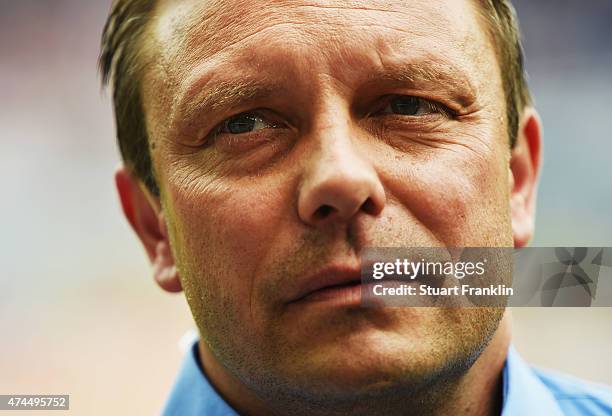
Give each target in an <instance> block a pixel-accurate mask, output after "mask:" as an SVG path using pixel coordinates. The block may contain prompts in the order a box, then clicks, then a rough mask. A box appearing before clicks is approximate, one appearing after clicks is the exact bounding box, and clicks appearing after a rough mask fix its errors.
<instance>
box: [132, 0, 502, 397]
mask: <svg viewBox="0 0 612 416" xmlns="http://www.w3.org/2000/svg"><path fill="white" fill-rule="evenodd" d="M476 7H478V6H477V5H475V4H474V5H473V4H472V3H471V2H468V1H467V0H465V1H460V0H445V1H430V0H415V1H410V2H404V1H384V2H383V1H369V0H363V1H351V2H346V1H334V0H321V1H318V0H315V1H308V2H302V1H298V0H294V1H280V0H276V1H274V0H262V1H231V0H230V1H195V0H194V1H175V0H173V1H162V2H161V3H160V4H159V5H158V8H157V13H156V14H157V15H158V18H157V19H154V20H153V21H152V24H151V26H150V28H149V29H150V36H148V40H147V42H148V43H147V44H148V48H149V49H150V50H151V51H154V52H153V53H154V55H153V57H154V61H155V62H156V65H153V66H150V67H148V69H147V74H146V77H145V81H144V86H143V90H144V104H145V110H146V115H147V126H148V129H149V133H150V141H151V148H152V158H153V163H154V166H155V171H156V175H157V181H158V183H159V186H160V188H161V205H162V210H163V213H164V215H165V218H166V221H167V225H168V233H169V237H170V240H171V243H172V251H173V255H174V259H175V261H176V264H177V266H178V270H179V273H180V276H181V281H182V285H183V288H184V290H185V293H186V296H187V300H188V302H189V305H190V307H191V309H192V312H193V315H194V317H195V319H196V322H197V324H198V327H199V329H200V331H201V334H202V337H203V339H204V340H205V342H206V347H207V348H209V349H210V351H211V352H212V354H213V355H214V356H215V357H216V359H217V360H218V361H219V362H220V363H222V364H223V365H224V366H225V367H226V368H227V369H228V370H229V371H230V372H231V373H232V374H234V376H236V377H238V378H239V379H240V380H241V381H242V382H244V383H245V384H247V385H248V386H249V387H251V388H252V389H254V390H255V391H259V393H260V394H262V395H266V394H280V392H282V391H287V390H288V389H294V390H295V391H298V392H300V394H306V395H312V397H316V396H317V395H319V396H320V397H324V396H326V395H334V394H336V395H341V394H343V393H346V392H354V391H355V390H358V391H363V392H368V391H376V390H380V389H385V388H388V387H392V386H394V385H396V384H398V383H403V384H404V385H412V386H414V387H418V386H421V385H423V383H427V382H428V381H431V380H432V379H435V377H436V376H439V375H441V374H445V373H446V372H448V369H449V368H450V367H453V368H462V367H466V366H468V365H469V364H470V363H471V362H472V361H473V360H474V358H475V357H476V356H477V354H478V352H479V351H480V350H481V349H482V348H483V347H484V345H485V344H486V342H487V340H488V339H489V338H490V337H491V336H492V334H493V332H494V331H495V329H496V328H497V325H498V322H499V319H500V316H501V314H502V313H503V311H502V310H500V309H491V310H488V309H476V308H475V309H437V308H379V309H365V308H360V307H359V304H358V303H355V302H353V301H352V299H351V298H350V296H351V294H352V293H353V294H354V291H353V292H351V291H347V290H340V291H337V292H333V291H329V290H328V291H323V293H326V294H325V295H323V296H321V295H319V296H314V297H311V298H310V299H306V300H304V299H302V300H301V301H297V298H298V297H299V296H300V295H302V294H303V293H304V290H305V287H306V286H308V284H309V283H308V282H309V279H311V280H312V279H315V278H317V276H318V277H319V278H320V277H322V276H323V277H326V276H325V275H326V274H328V275H334V276H337V275H346V276H356V278H357V279H358V278H359V274H358V272H359V260H360V257H359V256H360V252H361V250H362V249H363V248H364V247H416V246H422V247H437V246H453V247H463V246H474V247H482V246H512V244H513V240H512V230H511V221H510V211H509V174H508V159H509V150H508V147H509V144H508V138H507V135H506V121H505V110H506V109H505V106H504V96H503V90H502V86H501V77H500V70H499V67H498V63H497V60H496V56H495V52H494V49H493V46H492V44H491V41H490V40H489V38H488V36H487V34H486V32H485V29H484V24H483V22H481V21H480V18H479V17H478V15H477V11H476V10H475V8H476ZM332 277H333V276H332ZM275 391H276V393H274V392H275Z"/></svg>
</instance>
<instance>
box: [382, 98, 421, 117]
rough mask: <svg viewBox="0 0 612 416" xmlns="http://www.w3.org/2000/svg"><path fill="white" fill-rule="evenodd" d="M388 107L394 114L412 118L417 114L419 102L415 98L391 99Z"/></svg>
mask: <svg viewBox="0 0 612 416" xmlns="http://www.w3.org/2000/svg"><path fill="white" fill-rule="evenodd" d="M389 105H390V106H391V110H392V111H393V112H394V113H395V114H402V115H407V116H414V115H416V114H417V113H418V112H419V105H420V102H419V99H418V98H416V97H410V96H400V97H396V98H394V99H392V100H391V102H390V103H389Z"/></svg>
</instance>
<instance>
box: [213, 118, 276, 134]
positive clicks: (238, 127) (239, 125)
mask: <svg viewBox="0 0 612 416" xmlns="http://www.w3.org/2000/svg"><path fill="white" fill-rule="evenodd" d="M272 127H274V126H273V125H271V124H269V123H267V122H265V121H264V120H263V119H262V118H261V117H259V116H257V115H256V114H253V113H242V114H238V115H236V116H233V117H230V118H229V119H227V120H225V121H224V122H223V124H222V125H221V126H220V128H219V133H229V134H244V133H250V132H253V131H256V130H261V129H265V128H272Z"/></svg>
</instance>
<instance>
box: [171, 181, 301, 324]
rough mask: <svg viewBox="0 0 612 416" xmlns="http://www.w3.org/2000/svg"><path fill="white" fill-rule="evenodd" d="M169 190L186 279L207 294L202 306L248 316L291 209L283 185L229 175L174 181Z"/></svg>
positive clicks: (177, 253)
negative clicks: (188, 182)
mask: <svg viewBox="0 0 612 416" xmlns="http://www.w3.org/2000/svg"><path fill="white" fill-rule="evenodd" d="M181 183H183V182H182V181H181ZM167 190H168V198H167V199H168V200H170V201H172V202H171V207H170V210H171V217H172V219H171V221H170V223H171V225H170V228H171V230H170V232H171V234H172V235H173V252H174V254H175V257H176V262H177V264H178V266H179V271H180V273H181V278H182V279H183V280H185V281H186V283H187V286H188V287H189V288H190V289H191V290H192V291H193V292H195V293H197V295H198V297H199V298H206V299H207V302H206V304H203V305H202V306H201V308H203V309H206V311H207V313H214V314H216V315H219V314H226V313H231V314H234V315H240V316H238V317H237V318H238V319H247V317H246V315H247V314H251V313H252V312H253V311H250V310H249V308H250V307H251V306H253V303H252V302H250V300H251V299H252V297H253V295H254V290H255V288H256V287H257V285H258V281H259V280H260V278H261V276H260V273H261V270H264V269H265V264H263V262H264V261H265V260H264V259H266V258H267V253H268V252H270V251H271V250H272V249H273V247H274V245H275V244H276V240H277V239H278V237H277V233H278V230H279V228H280V226H281V225H280V224H281V223H282V222H283V221H284V219H283V215H284V216H285V217H286V215H287V213H288V212H291V211H290V207H288V206H286V205H287V204H288V203H289V201H288V199H287V198H284V197H283V195H284V194H283V189H281V188H280V187H279V183H272V181H271V180H270V181H269V180H257V181H252V180H250V179H249V178H241V179H227V178H226V179H224V180H210V181H209V182H208V183H206V184H204V183H203V181H202V183H199V184H198V185H194V186H192V187H184V186H182V187H181V186H174V185H173V183H172V181H169V183H168V186H167ZM188 290H189V289H186V294H187V295H189V294H188V293H187V291H188ZM229 309H231V310H229Z"/></svg>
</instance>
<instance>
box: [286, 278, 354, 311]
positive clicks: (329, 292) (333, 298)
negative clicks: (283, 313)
mask: <svg viewBox="0 0 612 416" xmlns="http://www.w3.org/2000/svg"><path fill="white" fill-rule="evenodd" d="M296 303H302V304H306V303H308V304H317V305H325V306H359V305H361V284H360V283H355V284H352V285H346V286H335V287H329V288H325V289H319V290H316V291H314V292H312V293H310V294H309V295H307V296H305V297H303V298H301V299H300V300H298V301H297V302H296Z"/></svg>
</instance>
